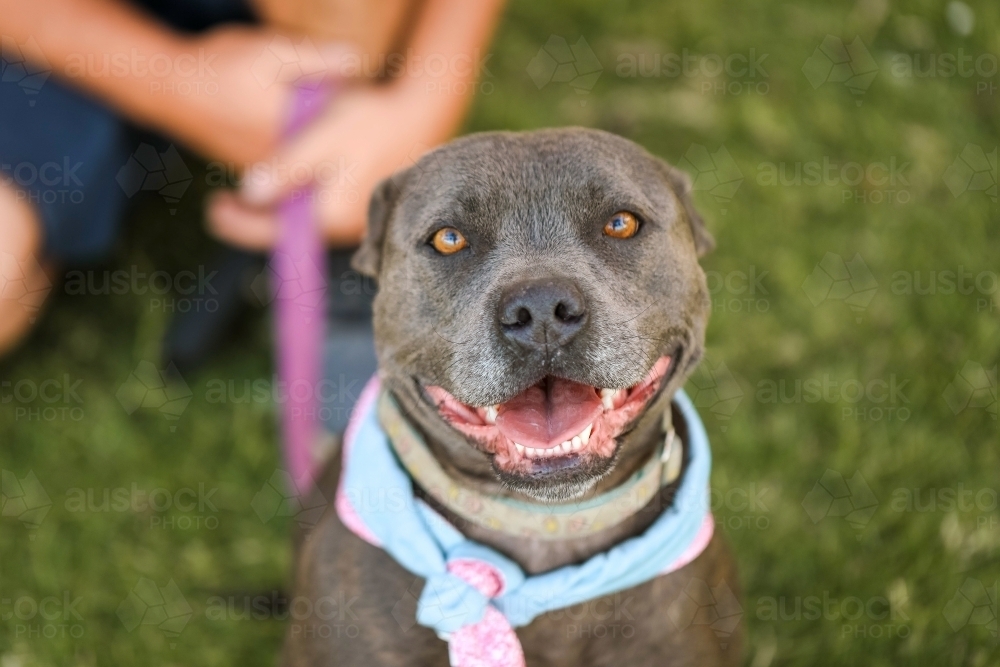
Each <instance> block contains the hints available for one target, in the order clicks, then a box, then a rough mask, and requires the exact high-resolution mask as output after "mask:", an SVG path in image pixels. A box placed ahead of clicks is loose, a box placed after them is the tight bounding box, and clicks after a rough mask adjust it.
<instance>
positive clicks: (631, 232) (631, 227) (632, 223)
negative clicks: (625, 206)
mask: <svg viewBox="0 0 1000 667" xmlns="http://www.w3.org/2000/svg"><path fill="white" fill-rule="evenodd" d="M638 231H639V221H638V220H636V218H635V216H634V215H632V214H631V213H629V212H628V211H619V212H618V213H615V214H614V215H613V216H611V219H610V220H608V222H607V223H606V224H605V225H604V235H605V236H610V237H611V238H613V239H629V238H632V237H633V236H635V234H636V232H638Z"/></svg>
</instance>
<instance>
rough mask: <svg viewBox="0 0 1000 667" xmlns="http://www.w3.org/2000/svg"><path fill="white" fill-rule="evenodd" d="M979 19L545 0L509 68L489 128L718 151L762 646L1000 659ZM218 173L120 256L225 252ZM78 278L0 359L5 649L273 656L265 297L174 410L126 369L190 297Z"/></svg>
mask: <svg viewBox="0 0 1000 667" xmlns="http://www.w3.org/2000/svg"><path fill="white" fill-rule="evenodd" d="M953 22H954V23H955V26H958V28H961V16H957V17H956V18H955V20H954V21H953ZM960 33H961V31H960V30H959V29H957V28H956V27H952V26H951V25H950V24H949V22H948V20H946V7H945V4H944V3H942V2H926V1H925V2H909V3H902V5H901V6H893V7H890V6H889V3H888V2H886V1H885V0H859V2H858V3H857V4H853V3H850V2H833V3H829V2H813V3H809V4H801V3H784V2H754V3H737V2H729V3H722V2H717V1H713V0H709V1H707V2H700V3H658V2H644V3H640V2H616V3H608V2H597V1H595V0H583V1H577V2H569V1H568V0H560V1H553V2H547V3H542V2H526V1H523V0H516V1H515V2H513V3H512V4H511V6H510V7H509V9H508V10H507V13H506V16H505V19H504V21H503V23H502V25H501V27H500V30H499V34H498V36H497V39H496V42H495V44H494V46H493V47H492V49H491V51H492V54H493V55H492V57H491V58H490V59H489V60H488V61H487V63H486V67H487V69H488V72H487V73H486V76H485V77H484V80H483V81H484V84H485V85H484V87H483V88H482V91H481V94H480V95H478V97H477V99H476V103H475V105H474V108H473V111H472V113H471V115H470V117H469V120H468V123H467V130H468V131H479V130H492V129H515V130H516V129H531V128H536V127H543V126H554V125H586V126H593V127H599V128H604V129H607V130H610V131H613V132H617V133H620V134H622V135H624V136H626V137H629V138H631V139H634V140H636V141H638V142H639V143H641V144H643V145H644V146H646V147H647V148H649V150H651V151H652V152H654V153H656V154H657V155H660V156H662V157H664V158H666V159H668V160H670V161H671V162H673V163H675V164H678V165H680V166H681V167H682V168H684V169H686V170H687V171H688V172H690V173H691V174H692V175H693V176H696V177H697V178H696V181H695V187H696V189H697V192H696V199H697V202H698V204H699V206H700V208H701V210H702V211H703V213H704V215H705V218H706V220H707V221H708V224H709V227H710V228H711V230H712V231H713V233H714V234H715V236H716V239H717V241H718V249H717V250H716V251H715V252H714V253H713V254H711V255H709V256H708V257H706V258H705V260H704V265H705V267H706V270H707V271H709V272H710V273H709V279H710V284H711V286H712V288H713V302H714V311H715V312H714V314H713V318H712V322H711V324H710V327H709V332H708V356H707V359H706V360H705V362H704V363H703V364H702V367H701V369H700V370H699V372H698V373H697V374H696V375H695V376H694V378H693V379H692V381H691V382H690V383H689V385H688V392H689V393H690V394H691V395H692V397H693V398H695V400H696V401H697V402H698V404H699V406H700V409H701V412H702V415H703V418H704V420H705V422H706V425H707V427H708V429H709V433H710V436H711V438H712V440H713V445H714V456H715V470H714V475H713V483H714V488H715V495H714V503H713V505H714V510H715V514H716V518H717V520H718V523H719V525H720V527H721V529H722V530H723V532H725V534H726V535H727V537H728V538H729V540H730V541H731V542H732V544H733V546H734V550H735V552H736V555H737V559H738V561H739V563H740V569H741V578H742V586H743V598H742V600H741V613H742V619H743V621H744V622H745V624H746V626H747V628H748V634H749V642H748V651H747V658H746V660H747V664H749V665H754V667H766V666H767V665H821V664H822V665H930V664H935V665H984V666H985V665H997V664H1000V645H998V638H997V615H998V609H997V597H996V596H997V586H998V584H997V581H998V579H1000V510H998V507H997V495H998V493H1000V422H998V421H997V376H996V373H997V363H998V360H1000V284H998V277H997V274H998V273H1000V210H998V205H997V201H996V198H997V190H996V183H997V145H998V142H1000V139H998V123H1000V75H998V74H997V60H998V56H997V54H1000V8H998V7H997V6H996V5H992V4H989V3H985V2H982V3H977V6H976V7H975V25H974V28H973V29H972V31H971V34H969V35H967V36H961V34H960ZM553 36H554V37H553ZM856 38H857V40H856ZM543 46H544V47H545V49H544V50H543V51H542V52H541V53H540V49H542V48H543ZM821 46H822V48H820V47H821ZM840 54H844V56H843V57H845V58H847V59H848V62H847V63H846V64H837V63H835V62H833V61H834V60H837V59H839V58H840V57H841V56H840ZM562 61H568V62H569V64H567V65H564V66H561V67H557V66H558V65H559V63H560V62H562ZM748 61H749V62H748ZM750 62H753V63H755V64H753V65H752V66H751V65H750V64H749V63H750ZM727 63H728V72H727V71H726V68H727ZM956 64H959V65H961V67H962V69H961V70H957V69H956V67H955V65H956ZM720 68H721V69H722V72H721V73H720V72H719V69H720ZM852 68H853V69H852ZM845 72H846V74H845ZM872 73H874V78H872ZM963 73H964V74H967V76H965V75H963ZM186 159H187V158H186ZM188 162H189V163H191V164H194V161H193V160H188ZM204 181H205V179H204V178H203V176H201V175H200V174H196V177H195V179H194V183H193V185H192V187H191V188H190V189H189V190H188V192H187V193H186V194H185V196H184V197H183V199H182V200H181V202H180V204H178V205H176V208H177V212H176V214H174V215H170V214H169V212H168V211H167V209H166V206H165V205H164V203H163V201H162V200H161V199H159V198H158V197H150V198H147V199H142V200H140V201H138V202H137V204H136V206H135V207H134V210H133V214H132V215H131V216H130V224H129V229H128V232H127V234H126V239H125V241H124V242H123V243H122V244H121V246H120V248H119V250H118V252H117V253H116V255H115V256H114V258H113V259H112V260H110V261H109V262H108V264H107V265H105V266H102V267H98V268H97V269H96V270H97V271H98V273H100V272H101V271H104V270H109V271H114V270H125V271H130V270H132V269H131V267H135V270H137V271H145V272H151V271H154V270H157V269H160V270H164V271H167V272H168V273H170V274H171V275H176V274H177V273H178V272H180V271H182V270H185V269H191V270H194V271H197V267H198V266H199V265H201V264H202V263H203V262H204V261H205V259H206V257H208V255H209V254H210V252H211V250H212V246H211V243H210V242H209V241H208V240H207V239H206V237H205V236H204V235H203V233H202V232H201V231H200V213H199V211H200V206H201V197H202V195H203V194H204V192H205V191H206V189H207V186H206V185H205V183H204ZM0 250H2V249H0ZM53 292H54V294H55V298H54V299H53V301H52V303H51V304H50V307H49V309H48V310H47V311H46V312H45V314H44V316H43V317H42V321H41V323H40V326H39V328H38V330H37V331H36V333H35V335H34V336H33V338H32V339H31V341H30V343H29V344H27V345H26V346H25V347H24V348H22V349H21V350H20V351H19V352H18V353H17V354H16V355H15V356H14V357H13V358H12V359H9V360H7V361H4V362H3V363H2V364H0V380H3V385H2V387H0V396H3V399H2V400H0V468H2V470H3V493H4V503H5V504H4V508H3V516H2V517H0V667H29V666H32V665H58V666H60V667H63V666H69V665H148V664H152V665H236V664H238V665H270V664H273V663H274V661H275V659H276V654H277V652H278V650H279V647H280V644H281V640H282V634H283V631H284V624H283V623H282V622H281V621H280V620H277V619H273V618H265V619H255V618H248V619H240V618H238V614H236V615H233V614H230V613H222V612H220V609H219V604H220V603H219V598H218V597H217V596H222V598H223V599H228V597H229V596H234V599H235V600H237V602H238V604H237V611H240V610H242V606H243V599H244V596H247V595H255V594H263V593H265V592H267V591H271V590H274V589H279V588H282V587H285V586H287V577H288V572H289V568H290V546H289V539H288V538H289V533H290V530H291V528H292V526H293V524H294V522H293V520H292V519H291V518H289V517H288V516H287V515H288V514H289V512H288V511H285V508H282V507H278V506H276V505H275V503H274V502H272V501H273V500H274V499H273V498H272V495H271V487H270V486H269V485H268V483H269V480H270V479H271V476H272V474H273V473H274V472H275V470H276V468H277V467H278V466H279V465H280V464H279V456H278V449H277V443H276V434H275V413H274V407H273V405H270V404H268V403H266V402H254V401H248V402H238V401H235V400H232V397H227V399H226V400H220V399H219V398H218V397H214V398H213V395H211V394H210V393H209V389H210V388H211V387H212V386H217V385H218V382H219V381H220V380H221V381H223V382H224V383H227V384H228V383H230V382H232V383H233V384H234V385H235V386H236V387H237V392H236V395H237V396H238V395H239V394H240V393H242V387H243V385H244V382H246V381H249V382H253V381H255V380H259V379H265V380H269V378H270V377H271V373H272V368H271V362H270V356H269V355H270V351H269V328H268V322H267V320H266V318H265V317H264V316H263V314H260V313H258V315H256V316H255V317H253V318H252V319H251V320H250V321H249V322H248V323H247V326H246V329H245V331H244V332H243V333H242V334H241V335H240V337H239V338H238V340H236V341H235V342H234V343H233V344H231V345H229V346H227V347H226V349H225V351H224V352H222V353H221V354H219V355H218V356H217V358H215V359H214V360H213V361H212V363H211V364H210V365H209V366H208V367H207V368H204V369H203V370H202V371H200V372H198V373H197V374H191V375H190V376H189V377H185V381H186V383H187V385H188V387H189V389H190V391H191V394H192V397H191V400H190V403H189V404H188V405H187V407H186V409H184V410H183V412H182V413H181V414H180V418H179V419H176V420H168V419H167V418H165V417H164V415H163V414H161V413H160V412H158V411H157V410H155V409H150V408H141V409H138V410H136V411H134V412H133V414H131V415H130V414H128V412H127V411H126V410H125V409H123V406H122V402H121V401H119V399H118V398H117V397H116V392H118V391H119V387H121V386H122V385H123V383H125V382H126V379H127V378H128V377H129V374H130V373H131V372H132V371H134V370H135V369H136V367H137V364H139V362H140V361H144V360H145V361H156V360H158V358H159V350H158V346H159V341H160V339H161V336H162V333H163V331H164V328H165V326H166V324H167V322H168V321H169V317H170V314H169V312H166V311H167V308H166V307H164V305H163V301H164V300H165V299H166V300H169V299H171V298H176V296H177V295H167V296H166V297H161V296H155V295H150V294H148V293H147V294H136V293H129V294H125V295H90V296H79V295H72V294H67V293H66V292H67V290H66V287H65V286H64V285H60V284H57V285H55V286H54V288H53ZM47 380H53V381H54V383H50V384H49V385H47V386H48V387H49V389H48V393H46V396H49V397H52V396H55V397H56V402H54V403H48V402H46V401H45V400H43V399H42V398H41V397H34V398H29V397H30V396H31V393H30V392H31V389H32V387H35V388H38V389H42V388H43V387H42V385H43V383H45V382H46V381H47ZM18 383H20V388H21V393H20V394H18V395H15V393H14V389H15V386H16V385H18ZM213 383H214V385H213ZM49 408H51V411H46V409H49ZM64 408H65V409H64ZM22 492H23V494H25V495H24V496H21V494H22ZM106 492H107V493H108V494H109V500H110V502H108V503H107V504H106V505H104V504H103V503H102V501H103V494H104V493H106ZM88 496H89V498H90V499H92V502H91V501H89V500H88ZM255 498H256V499H257V500H256V501H255ZM116 500H117V501H118V502H116ZM150 501H152V502H150ZM733 583H735V582H733ZM150 586H152V589H151V590H150ZM130 595H131V596H132V597H130ZM156 595H160V596H162V598H163V603H164V604H165V606H164V607H160V608H156V606H155V604H153V608H151V609H150V610H148V611H147V613H146V615H145V617H144V619H145V621H146V623H145V624H139V625H138V626H137V625H136V624H137V623H138V622H139V618H138V616H136V612H137V610H138V611H141V610H142V607H141V606H140V605H138V604H134V603H135V602H136V600H137V599H139V598H138V597H136V596H139V597H141V598H143V599H146V600H152V601H153V602H154V603H155V597H156ZM991 596H992V597H991ZM123 602H124V604H123ZM161 611H162V612H163V615H162V616H159V617H158V616H156V614H157V613H160V612H161ZM709 613H710V612H709ZM705 618H709V616H708V615H702V616H698V617H697V618H696V621H695V622H702V620H704V619H705ZM161 621H162V623H161ZM663 622H664V627H665V630H668V629H672V628H671V625H670V624H671V623H672V621H671V620H670V619H669V618H668V617H667V616H666V615H665V616H664V619H663ZM340 629H341V630H342V631H344V632H351V631H352V630H351V625H350V618H348V619H347V620H346V621H345V622H344V625H343V627H341V628H340ZM721 640H724V637H723V638H721Z"/></svg>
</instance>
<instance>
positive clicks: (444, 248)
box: [431, 227, 469, 255]
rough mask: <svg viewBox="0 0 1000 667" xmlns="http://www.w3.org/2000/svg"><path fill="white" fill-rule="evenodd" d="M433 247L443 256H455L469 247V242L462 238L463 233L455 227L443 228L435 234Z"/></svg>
mask: <svg viewBox="0 0 1000 667" xmlns="http://www.w3.org/2000/svg"><path fill="white" fill-rule="evenodd" d="M431 245H432V246H434V249H435V250H437V251H438V252H439V253H441V254H442V255H453V254H455V253H456V252H458V251H459V250H461V249H462V248H464V247H465V246H467V245H469V242H468V241H466V240H465V237H464V236H462V232H460V231H458V230H457V229H455V228H454V227H442V228H441V229H439V230H437V231H436V232H434V238H432V239H431Z"/></svg>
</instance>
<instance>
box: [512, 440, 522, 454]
mask: <svg viewBox="0 0 1000 667" xmlns="http://www.w3.org/2000/svg"><path fill="white" fill-rule="evenodd" d="M514 447H515V448H516V449H517V453H518V454H524V445H519V444H517V443H516V442H515V443H514Z"/></svg>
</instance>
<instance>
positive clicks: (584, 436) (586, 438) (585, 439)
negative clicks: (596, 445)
mask: <svg viewBox="0 0 1000 667" xmlns="http://www.w3.org/2000/svg"><path fill="white" fill-rule="evenodd" d="M593 430H594V425H593V424H591V425H590V426H588V427H587V428H585V429H583V433H581V434H580V442H582V443H583V444H585V445H589V444H590V433H591V431H593Z"/></svg>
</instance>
